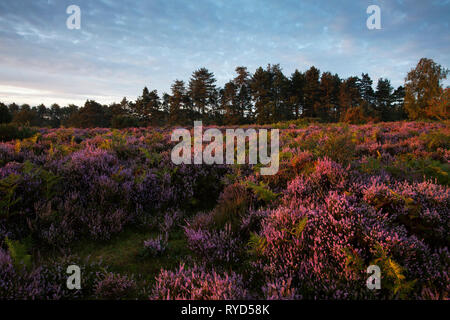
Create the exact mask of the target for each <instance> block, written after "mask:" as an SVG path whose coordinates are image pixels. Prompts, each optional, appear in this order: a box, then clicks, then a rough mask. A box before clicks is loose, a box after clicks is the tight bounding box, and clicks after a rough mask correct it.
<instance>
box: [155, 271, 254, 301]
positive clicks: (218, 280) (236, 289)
mask: <svg viewBox="0 0 450 320" xmlns="http://www.w3.org/2000/svg"><path fill="white" fill-rule="evenodd" d="M246 296H247V291H246V289H245V287H244V283H243V281H242V277H241V276H239V275H237V274H235V273H234V272H232V273H231V274H228V273H224V274H220V273H217V272H216V271H214V270H212V271H208V270H206V269H204V268H202V267H199V266H194V267H193V268H192V269H190V268H185V265H184V264H182V265H180V267H179V268H178V269H177V270H176V271H168V270H161V272H160V274H159V275H158V276H157V277H156V284H155V286H154V288H153V291H152V295H151V299H163V300H173V299H176V300H185V299H189V300H234V299H244V298H245V297H246Z"/></svg>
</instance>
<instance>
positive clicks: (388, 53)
mask: <svg viewBox="0 0 450 320" xmlns="http://www.w3.org/2000/svg"><path fill="white" fill-rule="evenodd" d="M70 5H77V6H78V7H79V8H80V11H81V25H80V29H68V28H67V26H66V20H67V19H68V18H69V16H70V14H67V13H66V9H67V8H68V7H69V6H70ZM369 5H378V6H379V7H380V13H381V29H379V30H377V29H373V30H369V29H368V28H367V26H366V20H367V18H368V17H369V16H370V14H368V13H367V12H366V9H367V7H368V6H369ZM449 18H450V0H427V1H423V0H418V1H413V0H411V1H408V0H385V1H381V0H370V1H365V0H352V1H336V0H329V1H323V0H312V1H305V0H292V1H291V0H289V1H287V0H270V1H267V0H225V1H221V0H176V1H175V0H133V1H129V0H79V1H78V0H14V1H9V0H0V101H1V102H4V103H11V102H16V103H19V104H22V103H28V104H30V105H38V104H40V103H44V104H46V105H51V104H52V103H58V104H60V105H61V106H64V105H68V104H70V103H74V104H77V105H82V104H84V102H85V101H86V100H87V99H94V100H97V101H99V102H101V103H104V104H109V103H112V102H120V100H122V98H123V97H127V98H128V99H131V100H134V99H136V97H137V96H139V95H140V94H141V93H142V89H143V88H144V86H147V87H148V88H149V89H151V90H153V89H157V90H158V93H160V94H162V93H163V92H168V93H170V86H171V84H172V82H173V81H174V80H175V79H180V80H185V81H186V82H187V81H188V80H189V78H190V75H191V74H192V72H193V71H194V70H196V69H199V68H201V67H206V68H208V69H209V70H210V71H212V72H213V73H214V75H215V77H216V79H217V85H219V86H223V84H225V83H226V82H227V81H228V80H230V79H232V78H233V77H234V70H235V68H236V67H237V66H246V67H247V68H248V70H249V71H250V72H254V71H255V70H256V68H258V67H259V66H263V67H265V66H266V65H267V64H269V63H271V64H276V63H279V64H280V65H281V67H282V68H283V72H284V73H285V75H287V76H290V74H291V73H292V72H293V71H294V70H295V69H298V70H300V71H305V70H307V69H309V68H310V67H311V66H313V65H314V66H315V67H317V68H318V69H320V70H321V71H322V72H324V71H330V72H332V73H337V74H339V76H341V77H342V78H346V77H349V76H354V75H358V76H359V75H361V73H363V72H364V73H369V75H370V76H371V77H372V79H373V80H374V85H375V84H376V81H377V79H378V78H380V77H383V78H388V79H390V80H391V83H392V85H393V86H394V87H397V86H399V85H403V83H404V78H405V76H406V74H407V72H408V71H409V70H411V69H412V68H413V67H415V65H416V64H417V62H418V61H419V59H420V58H422V57H427V58H431V59H433V60H434V61H435V62H437V63H439V64H441V65H442V66H444V67H446V68H450V32H449V30H450V28H449V20H450V19H449ZM444 85H450V81H449V80H448V79H447V80H446V81H445V82H444Z"/></svg>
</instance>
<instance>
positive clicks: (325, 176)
mask: <svg viewBox="0 0 450 320" xmlns="http://www.w3.org/2000/svg"><path fill="white" fill-rule="evenodd" d="M265 127H270V126H265ZM275 127H279V128H282V129H281V130H280V139H281V140H280V170H279V172H278V174H276V175H273V176H261V175H260V174H259V168H258V166H255V167H251V166H247V165H234V166H228V165H178V166H177V165H174V164H173V163H172V162H171V160H170V151H171V149H172V147H173V146H174V144H175V143H174V142H171V141H170V133H171V131H170V130H168V129H155V128H139V129H137V128H134V129H122V130H110V129H39V130H38V131H37V132H35V133H34V134H33V135H31V136H29V137H26V136H24V137H21V138H20V139H14V140H9V141H7V142H3V143H0V247H1V248H0V298H3V299H31V298H35V299H77V298H83V299H120V298H123V299H125V298H128V299H134V298H139V299H147V298H151V299H247V298H254V299H446V298H448V293H449V289H450V288H449V283H450V282H449V278H448V277H449V276H448V270H449V258H450V255H449V252H448V243H449V240H450V239H449V223H450V220H449V213H450V197H449V196H450V191H449V183H450V180H449V172H450V165H449V158H450V151H449V143H450V140H449V136H450V129H449V126H448V124H447V123H425V122H396V123H379V124H368V125H362V126H354V125H350V126H349V125H325V124H313V125H309V126H306V125H304V126H298V125H297V124H296V123H288V124H285V125H284V124H277V125H275ZM70 264H77V265H79V266H80V267H82V289H81V290H72V291H71V290H68V289H67V288H66V279H67V274H66V272H65V271H66V270H65V268H66V267H67V266H68V265H70ZM372 264H376V265H378V266H379V267H380V268H381V272H382V289H381V290H374V291H373V290H369V289H367V287H366V279H367V278H368V274H367V273H366V269H367V267H368V266H369V265H372Z"/></svg>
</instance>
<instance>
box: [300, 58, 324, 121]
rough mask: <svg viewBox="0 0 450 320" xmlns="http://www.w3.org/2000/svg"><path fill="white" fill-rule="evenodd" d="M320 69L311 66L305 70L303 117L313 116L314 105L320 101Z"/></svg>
mask: <svg viewBox="0 0 450 320" xmlns="http://www.w3.org/2000/svg"><path fill="white" fill-rule="evenodd" d="M319 78H320V70H319V69H317V68H316V67H314V66H312V67H311V68H309V70H307V71H306V72H305V89H304V95H305V103H304V106H303V114H302V116H303V117H315V116H316V114H315V111H314V106H315V105H316V103H318V102H320V82H319Z"/></svg>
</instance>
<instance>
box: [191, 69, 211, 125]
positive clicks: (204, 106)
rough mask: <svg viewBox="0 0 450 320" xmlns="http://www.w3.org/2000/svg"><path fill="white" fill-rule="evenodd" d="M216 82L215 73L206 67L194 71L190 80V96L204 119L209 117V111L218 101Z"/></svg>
mask: <svg viewBox="0 0 450 320" xmlns="http://www.w3.org/2000/svg"><path fill="white" fill-rule="evenodd" d="M215 82H216V79H215V78H214V74H213V73H212V72H209V71H208V69H206V68H200V69H198V70H196V71H194V72H193V73H192V76H191V79H190V80H189V97H190V99H191V102H192V104H193V107H194V110H195V111H196V112H198V113H199V114H200V115H201V116H202V118H203V119H206V118H208V112H209V111H211V110H212V109H214V106H215V105H216V103H217V91H216V86H215Z"/></svg>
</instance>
